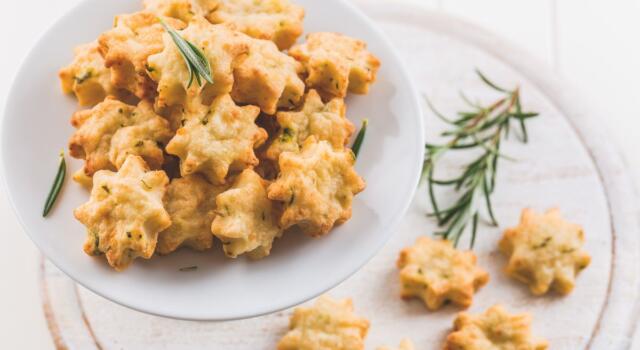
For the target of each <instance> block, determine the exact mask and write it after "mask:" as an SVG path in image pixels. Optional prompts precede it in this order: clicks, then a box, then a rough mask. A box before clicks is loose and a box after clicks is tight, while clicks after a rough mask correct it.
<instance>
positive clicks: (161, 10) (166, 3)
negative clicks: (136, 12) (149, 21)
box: [142, 0, 220, 23]
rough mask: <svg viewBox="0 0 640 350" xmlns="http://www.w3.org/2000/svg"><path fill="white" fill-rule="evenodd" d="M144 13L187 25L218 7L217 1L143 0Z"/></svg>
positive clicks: (218, 2)
mask: <svg viewBox="0 0 640 350" xmlns="http://www.w3.org/2000/svg"><path fill="white" fill-rule="evenodd" d="M142 4H143V5H144V9H145V11H149V12H152V13H154V14H156V15H158V16H163V17H171V18H175V19H179V20H181V21H183V22H185V23H189V22H190V21H191V20H192V19H193V18H194V17H197V16H200V17H206V16H208V15H209V14H211V13H212V12H213V11H215V10H216V9H217V8H218V7H219V6H220V1H219V0H143V1H142Z"/></svg>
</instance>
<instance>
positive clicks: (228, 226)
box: [211, 169, 282, 259]
mask: <svg viewBox="0 0 640 350" xmlns="http://www.w3.org/2000/svg"><path fill="white" fill-rule="evenodd" d="M269 184H270V182H269V181H267V180H264V179H262V178H261V177H260V175H258V174H257V173H256V172H255V171H253V170H252V169H246V170H244V171H243V172H242V173H241V174H240V175H238V177H236V179H235V181H234V183H233V185H232V186H231V188H229V189H228V190H226V191H224V192H222V193H221V194H220V195H219V196H217V197H216V207H217V209H216V214H217V215H216V218H215V219H214V220H213V224H211V232H213V235H214V236H216V237H218V238H219V239H220V241H222V248H223V249H224V252H225V254H226V255H227V256H228V257H231V258H235V257H237V256H238V255H240V254H245V253H247V254H248V255H249V257H251V258H253V259H259V258H263V257H265V256H267V255H269V253H270V252H271V245H272V244H273V241H274V239H276V238H278V237H280V236H281V235H282V229H280V227H279V226H278V218H279V211H278V208H277V203H276V202H273V201H271V200H270V199H269V198H268V197H267V187H268V186H269Z"/></svg>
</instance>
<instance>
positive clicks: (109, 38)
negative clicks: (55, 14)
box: [98, 11, 184, 98]
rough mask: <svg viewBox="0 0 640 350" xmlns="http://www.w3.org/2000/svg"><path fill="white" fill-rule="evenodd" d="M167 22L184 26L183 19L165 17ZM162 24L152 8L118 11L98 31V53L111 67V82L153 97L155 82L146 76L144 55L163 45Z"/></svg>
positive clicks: (156, 51) (146, 96) (170, 24)
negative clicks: (110, 22)
mask: <svg viewBox="0 0 640 350" xmlns="http://www.w3.org/2000/svg"><path fill="white" fill-rule="evenodd" d="M164 21H165V22H166V23H167V25H168V26H171V27H173V28H176V29H181V28H183V27H184V23H183V22H182V21H179V20H176V19H173V18H165V19H164ZM164 33H165V30H164V28H163V27H162V25H161V24H160V21H159V20H158V17H157V16H156V15H155V14H153V13H151V12H145V11H142V12H135V13H132V14H125V15H119V16H117V17H116V19H115V24H114V27H113V28H112V29H111V30H109V31H107V32H105V33H103V34H102V35H100V37H99V38H98V43H99V44H100V53H101V54H102V56H103V57H104V62H105V65H106V67H107V68H110V70H111V83H112V84H113V85H114V86H116V87H118V88H122V89H125V90H127V91H130V92H131V93H133V94H134V95H136V96H137V97H139V98H153V97H154V96H155V94H156V86H155V83H154V82H153V80H151V78H149V76H148V71H149V69H148V65H147V58H148V57H149V56H151V55H153V54H156V53H158V52H160V51H162V49H163V48H164V42H163V40H162V37H163V34H164Z"/></svg>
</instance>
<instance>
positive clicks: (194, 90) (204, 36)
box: [148, 17, 249, 109]
mask: <svg viewBox="0 0 640 350" xmlns="http://www.w3.org/2000/svg"><path fill="white" fill-rule="evenodd" d="M178 33H179V34H180V35H181V36H182V37H183V38H184V39H185V40H188V41H189V42H191V43H192V44H193V45H196V46H197V47H198V48H200V49H201V50H202V53H203V54H204V55H205V56H206V57H207V58H208V60H209V63H210V68H211V77H212V79H213V84H210V83H208V82H206V81H204V80H203V81H202V84H203V86H199V85H198V83H197V81H196V80H195V79H194V80H193V81H192V82H191V86H189V80H190V79H189V76H190V75H189V70H188V67H187V65H186V63H185V61H184V58H183V57H182V54H181V53H180V50H179V49H178V47H177V46H176V45H175V44H174V42H173V39H172V38H171V36H170V35H169V34H167V33H165V34H164V36H163V39H162V40H163V41H164V49H163V50H161V51H160V52H158V53H157V54H155V55H152V56H150V57H149V59H148V70H149V76H150V77H151V78H152V79H153V80H154V81H155V82H157V84H158V98H157V100H156V107H157V108H159V109H163V108H166V107H170V106H174V105H180V106H186V105H187V104H188V103H189V102H190V100H191V99H194V98H196V97H198V98H200V100H202V101H203V102H204V103H205V104H209V103H211V100H212V99H213V98H214V97H216V96H218V95H222V94H228V93H229V92H231V88H232V86H233V69H234V67H235V66H236V64H237V62H238V59H239V57H240V56H242V55H246V53H247V52H248V51H249V46H248V43H247V39H249V38H248V37H247V36H246V35H244V34H242V33H237V32H233V31H231V30H229V29H228V28H226V27H224V26H220V25H212V24H211V23H209V22H207V21H206V20H205V19H204V18H200V17H196V18H194V20H193V21H191V22H190V23H189V26H188V27H187V28H185V29H184V30H181V31H179V32H178Z"/></svg>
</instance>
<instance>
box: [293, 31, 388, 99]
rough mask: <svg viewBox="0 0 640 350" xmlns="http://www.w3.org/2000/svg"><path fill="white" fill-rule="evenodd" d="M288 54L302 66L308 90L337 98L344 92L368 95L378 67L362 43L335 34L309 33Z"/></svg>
mask: <svg viewBox="0 0 640 350" xmlns="http://www.w3.org/2000/svg"><path fill="white" fill-rule="evenodd" d="M289 55H291V56H293V57H295V59H297V60H298V61H300V62H302V64H303V65H304V67H305V69H306V73H307V81H306V84H307V86H308V87H310V88H314V89H318V90H321V91H322V92H323V93H325V94H328V95H330V96H337V97H345V96H346V95H347V90H348V91H350V92H353V93H356V94H366V93H367V92H369V85H371V84H372V83H373V82H374V81H375V80H376V72H377V71H378V68H379V67H380V61H379V60H378V59H377V58H376V57H375V56H373V55H372V54H371V53H370V52H369V51H367V44H366V43H365V42H364V41H362V40H358V39H354V38H350V37H348V36H346V35H342V34H338V33H312V34H309V35H307V41H306V42H305V43H304V44H302V45H297V46H294V47H292V48H291V50H289Z"/></svg>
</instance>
